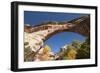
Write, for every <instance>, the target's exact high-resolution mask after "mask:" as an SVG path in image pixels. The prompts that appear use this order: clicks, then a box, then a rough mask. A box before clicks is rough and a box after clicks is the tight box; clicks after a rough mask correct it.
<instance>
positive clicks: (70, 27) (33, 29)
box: [24, 15, 90, 52]
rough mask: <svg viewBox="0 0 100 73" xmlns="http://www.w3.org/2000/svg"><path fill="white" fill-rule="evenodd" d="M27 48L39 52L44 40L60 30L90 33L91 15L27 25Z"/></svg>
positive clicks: (87, 34) (87, 35)
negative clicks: (65, 20) (64, 20)
mask: <svg viewBox="0 0 100 73" xmlns="http://www.w3.org/2000/svg"><path fill="white" fill-rule="evenodd" d="M24 31H25V32H24V34H25V43H27V42H28V44H27V45H25V48H27V47H30V48H31V49H32V51H35V52H37V51H38V50H39V49H40V48H41V46H43V45H44V43H43V42H44V41H45V40H47V39H48V38H49V37H51V36H52V35H54V34H56V33H59V32H64V31H68V32H75V33H78V34H81V35H83V36H86V37H89V35H90V16H89V15H88V16H83V17H80V18H77V19H73V20H71V21H69V22H47V23H42V24H40V25H36V26H25V28H24Z"/></svg>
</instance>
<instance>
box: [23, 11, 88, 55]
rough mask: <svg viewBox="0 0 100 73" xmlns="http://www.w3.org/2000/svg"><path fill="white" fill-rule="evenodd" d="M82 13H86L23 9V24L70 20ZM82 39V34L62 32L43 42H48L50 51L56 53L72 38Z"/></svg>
mask: <svg viewBox="0 0 100 73" xmlns="http://www.w3.org/2000/svg"><path fill="white" fill-rule="evenodd" d="M84 15H87V14H79V13H56V12H34V11H24V24H30V25H33V26H34V25H38V24H40V23H43V22H47V21H57V22H63V21H70V20H72V19H75V18H78V17H80V16H84ZM84 39H85V37H84V36H82V35H79V34H77V33H73V32H62V33H58V34H55V35H54V36H52V37H51V38H49V39H48V40H46V41H45V44H48V45H49V46H50V47H51V48H52V51H53V52H54V53H57V52H58V51H59V49H60V48H61V47H63V46H64V45H66V44H69V43H71V42H72V41H73V40H79V41H83V40H84Z"/></svg>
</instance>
